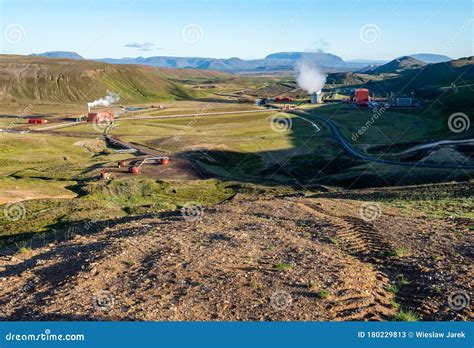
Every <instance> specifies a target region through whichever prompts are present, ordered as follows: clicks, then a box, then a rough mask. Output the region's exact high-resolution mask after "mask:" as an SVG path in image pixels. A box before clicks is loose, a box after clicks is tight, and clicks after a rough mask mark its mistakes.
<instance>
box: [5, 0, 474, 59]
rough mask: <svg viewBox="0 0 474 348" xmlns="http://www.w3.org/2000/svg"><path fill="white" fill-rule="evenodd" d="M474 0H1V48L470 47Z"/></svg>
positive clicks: (353, 54) (246, 51)
mask: <svg viewBox="0 0 474 348" xmlns="http://www.w3.org/2000/svg"><path fill="white" fill-rule="evenodd" d="M472 5H473V2H472V0H431V1H429V0H370V1H369V0H360V1H357V0H352V1H349V0H333V1H329V0H320V1H317V0H313V1H308V0H300V1H298V0H295V1H289V0H287V1H281V0H272V1H270V0H253V1H249V0H242V1H239V0H234V1H231V0H220V1H215V0H197V1H189V0H187V1H185V0H173V1H151V0H148V1H144V0H128V1H123V0H102V1H100V0H98V1H90V0H82V1H76V0H70V1H66V0H64V1H58V0H34V1H33V0H0V25H1V28H2V32H3V35H2V41H1V46H0V48H1V51H2V53H8V54H30V53H33V52H36V53H39V52H44V51H54V50H64V51H75V52H78V53H79V54H81V55H82V56H84V57H86V58H104V57H113V58H120V57H136V56H144V57H147V56H157V55H170V56H196V57H218V58H229V57H240V58H247V59H248V58H262V57H264V56H266V55H267V54H269V53H272V52H280V51H317V50H323V51H325V52H330V53H334V54H337V55H339V56H341V57H342V58H344V59H356V58H366V59H390V58H394V57H398V56H401V55H406V54H413V53H421V52H423V53H425V52H428V53H440V54H446V55H448V56H451V57H454V58H459V57H462V56H468V55H472V54H473V53H472V48H473V36H472V29H473V23H474V19H473V18H474V15H473V10H472V7H473V6H472Z"/></svg>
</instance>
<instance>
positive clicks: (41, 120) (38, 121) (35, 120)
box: [28, 118, 48, 124]
mask: <svg viewBox="0 0 474 348" xmlns="http://www.w3.org/2000/svg"><path fill="white" fill-rule="evenodd" d="M28 123H32V124H44V123H48V120H46V119H44V118H29V119H28Z"/></svg>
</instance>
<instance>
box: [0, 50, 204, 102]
mask: <svg viewBox="0 0 474 348" xmlns="http://www.w3.org/2000/svg"><path fill="white" fill-rule="evenodd" d="M209 73H210V76H212V75H213V72H209ZM187 74H189V72H187ZM196 74H198V75H199V76H203V75H205V74H206V73H205V72H196ZM173 75H175V73H173ZM169 77H170V74H168V73H167V72H166V71H165V69H157V68H154V67H149V66H139V65H112V64H108V63H101V62H95V61H89V60H71V59H51V58H44V57H32V56H17V55H0V86H1V92H0V100H1V101H4V102H9V101H24V100H28V101H46V102H49V101H51V102H73V103H75V102H88V101H91V100H95V99H97V98H99V97H102V96H104V95H106V93H107V90H110V91H113V92H115V93H118V94H119V95H120V97H121V101H123V102H128V103H133V102H135V103H136V102H146V101H154V100H170V99H185V98H189V97H190V96H191V95H190V94H191V93H192V91H190V90H189V89H186V88H185V87H183V86H182V85H181V84H179V83H177V82H174V81H171V80H170V79H169ZM174 77H175V76H174Z"/></svg>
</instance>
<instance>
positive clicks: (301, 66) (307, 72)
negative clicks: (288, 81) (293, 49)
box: [296, 61, 326, 94]
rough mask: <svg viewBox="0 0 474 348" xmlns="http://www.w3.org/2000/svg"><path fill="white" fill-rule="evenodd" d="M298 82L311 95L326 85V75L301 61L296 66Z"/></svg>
mask: <svg viewBox="0 0 474 348" xmlns="http://www.w3.org/2000/svg"><path fill="white" fill-rule="evenodd" d="M296 73H297V76H296V82H297V83H298V86H300V87H301V88H302V89H304V90H305V91H307V92H308V93H309V94H312V93H316V92H319V91H321V90H322V89H323V87H324V84H325V83H326V75H325V74H323V73H322V72H320V71H319V69H318V68H316V67H315V66H312V65H311V64H310V63H308V62H304V61H299V62H298V64H297V65H296Z"/></svg>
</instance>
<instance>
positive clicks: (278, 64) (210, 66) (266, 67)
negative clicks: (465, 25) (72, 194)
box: [32, 51, 451, 74]
mask: <svg viewBox="0 0 474 348" xmlns="http://www.w3.org/2000/svg"><path fill="white" fill-rule="evenodd" d="M32 56H41V57H48V58H68V59H81V60H82V59H84V58H83V57H81V56H80V55H79V54H77V53H75V52H64V51H54V52H45V53H41V54H32ZM411 57H413V58H414V59H418V60H420V61H422V62H424V63H433V62H436V63H437V62H445V61H449V60H451V58H449V57H446V56H442V55H437V54H428V53H421V54H414V55H412V56H411ZM301 60H303V61H307V62H308V63H310V64H312V65H315V66H318V67H319V68H320V69H321V70H322V71H324V72H326V73H330V72H344V71H356V70H362V69H373V68H374V67H377V66H380V65H382V64H384V63H386V61H380V60H365V59H359V60H350V61H344V60H343V59H342V58H341V57H339V56H336V55H334V54H330V53H322V52H278V53H272V54H269V55H268V56H266V57H265V58H263V59H250V60H244V59H240V58H237V57H233V58H201V57H171V56H156V57H148V58H145V57H136V58H119V59H117V58H101V59H95V61H98V62H104V63H111V64H140V65H149V66H154V67H160V68H174V69H178V68H189V69H205V70H217V71H223V72H228V73H239V74H246V73H248V74H255V73H285V72H292V71H293V70H294V69H295V65H296V64H297V62H298V61H301Z"/></svg>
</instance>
